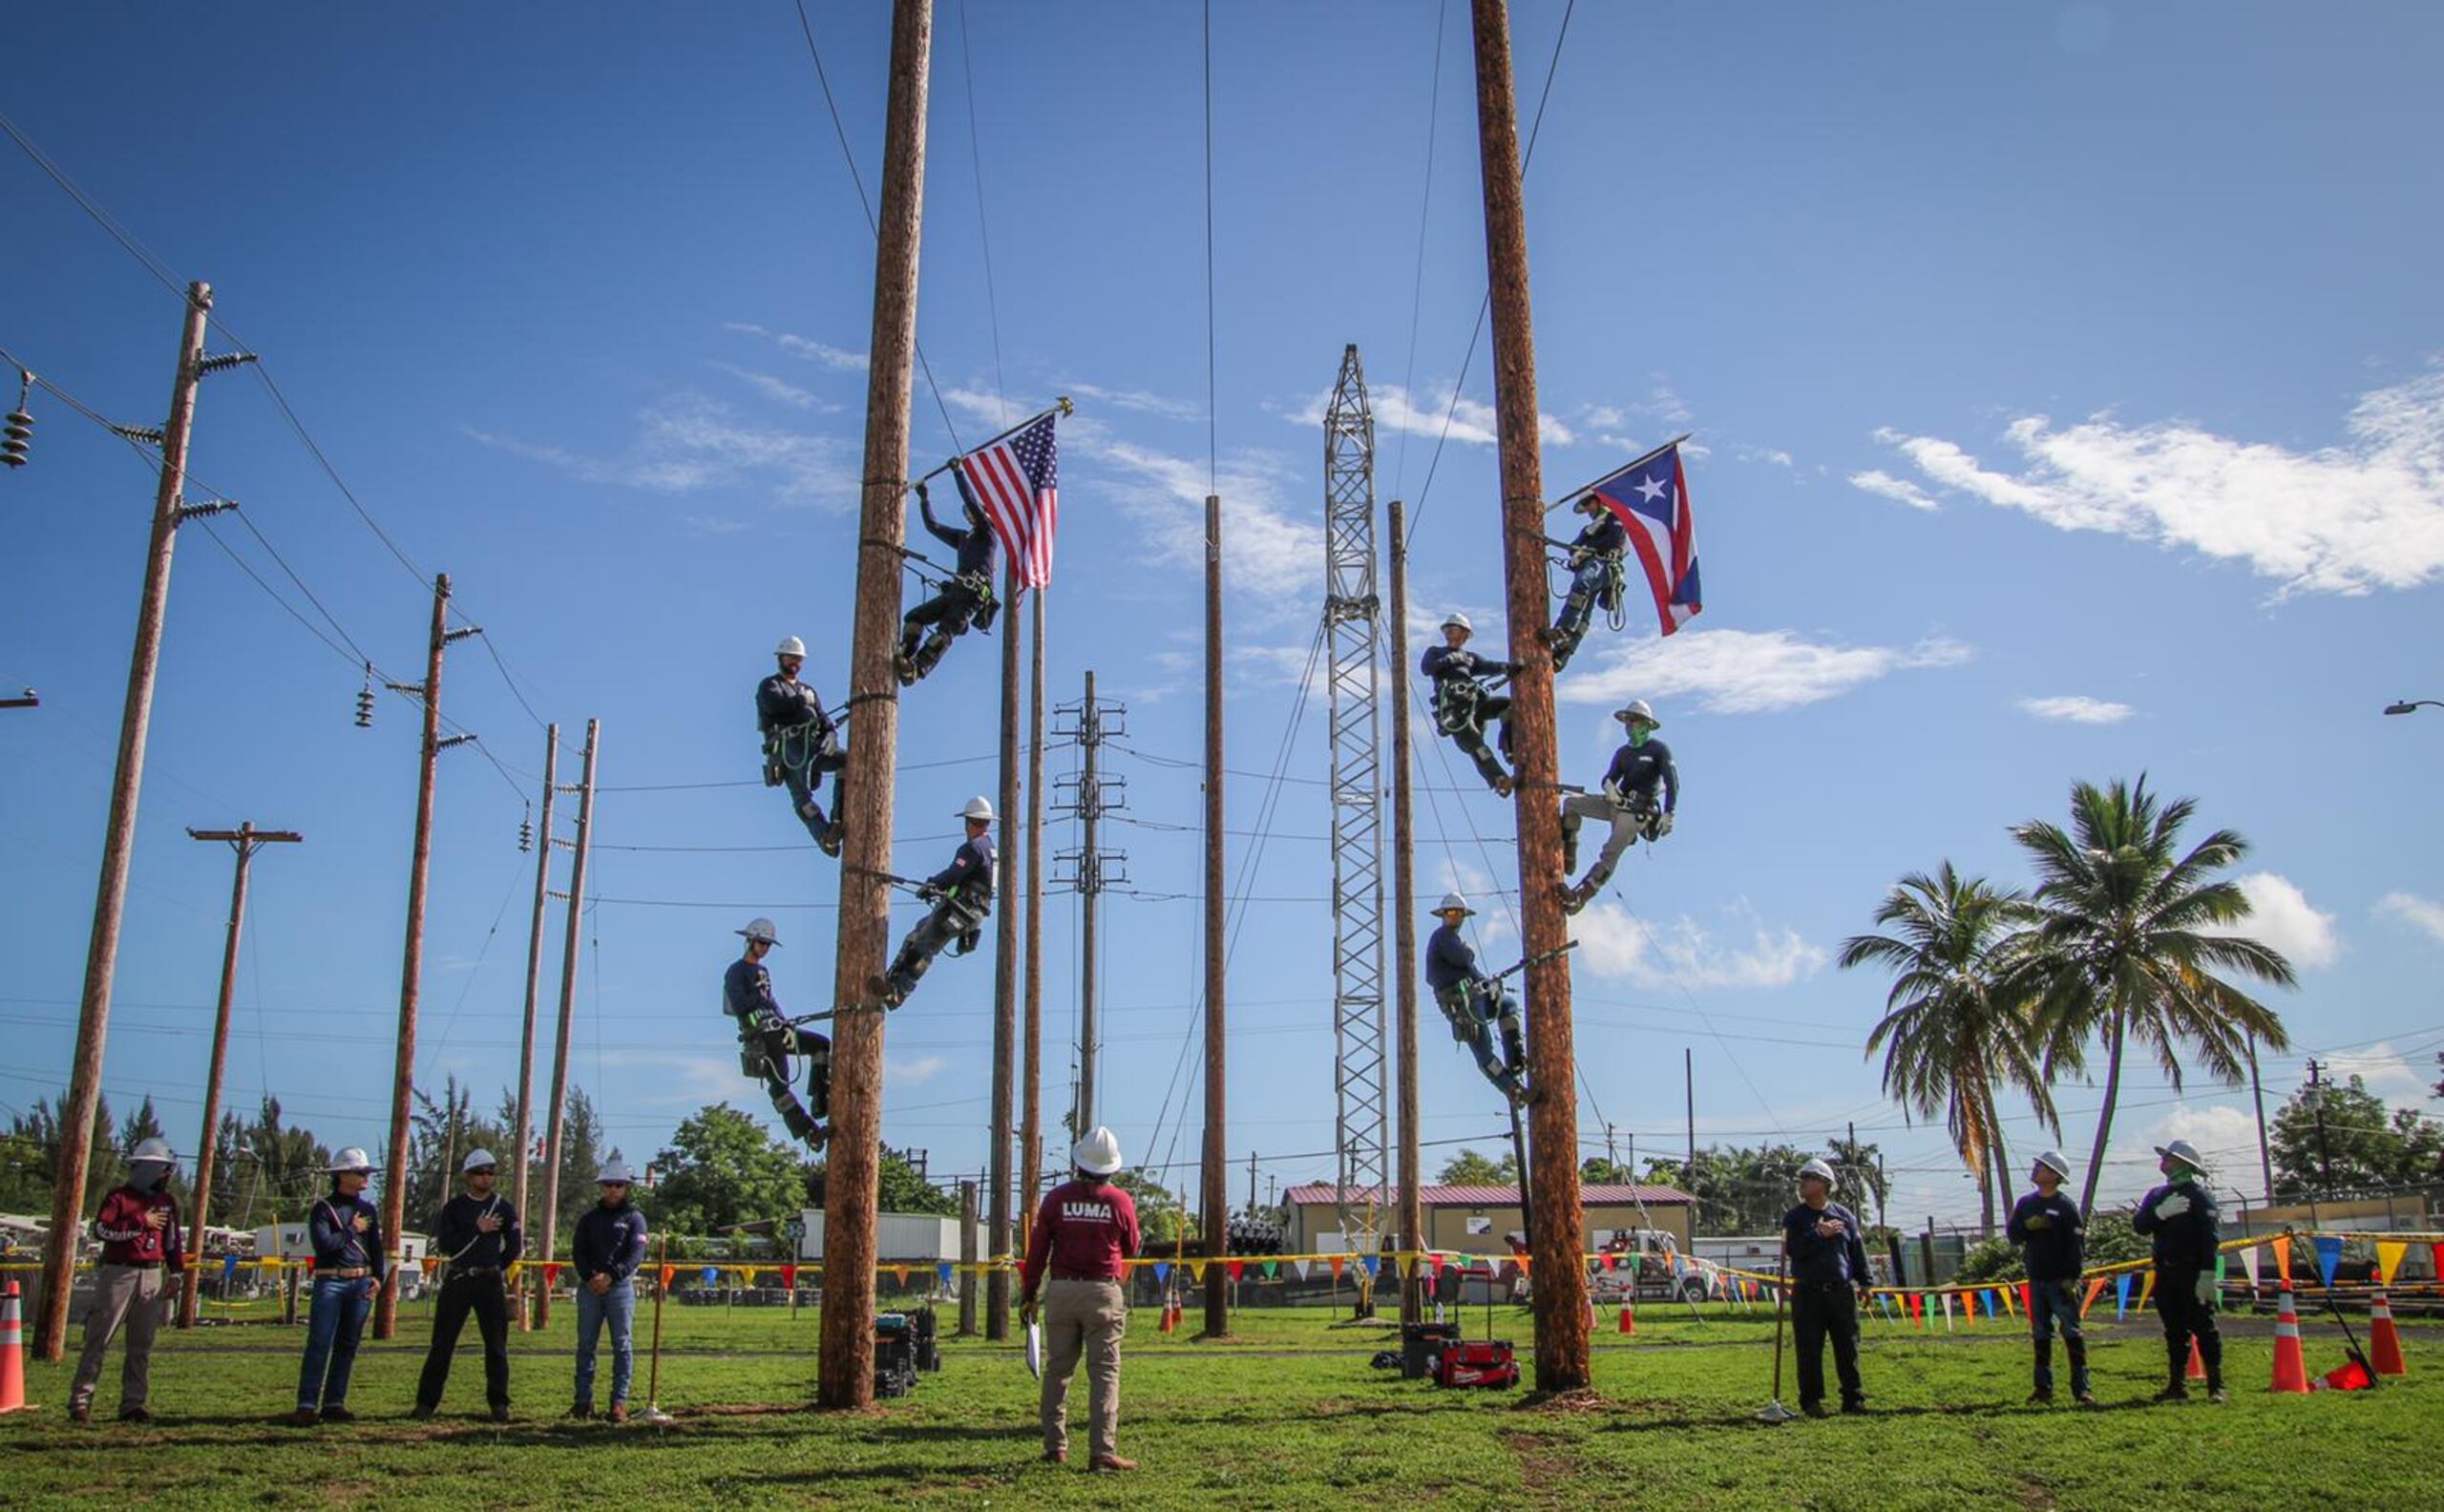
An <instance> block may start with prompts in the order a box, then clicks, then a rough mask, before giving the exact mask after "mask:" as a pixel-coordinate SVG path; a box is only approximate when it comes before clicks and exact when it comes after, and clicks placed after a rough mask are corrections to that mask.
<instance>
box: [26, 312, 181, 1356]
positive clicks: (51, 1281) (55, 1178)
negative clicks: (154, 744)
mask: <svg viewBox="0 0 2444 1512" xmlns="http://www.w3.org/2000/svg"><path fill="white" fill-rule="evenodd" d="M211 310H212V285H210V284H188V285H187V312H186V326H185V328H184V329H183V330H182V331H181V332H180V333H179V367H178V376H177V377H176V379H174V380H173V381H172V383H171V385H170V418H169V421H168V423H167V424H165V425H164V426H163V427H162V428H161V475H160V480H159V482H158V484H157V486H156V487H155V489H154V492H153V536H152V541H151V544H150V545H149V547H148V548H147V554H146V557H145V562H144V592H143V596H142V598H140V599H138V600H137V609H136V646H135V649H134V650H133V651H131V652H130V653H129V656H128V662H127V702H126V704H124V705H123V706H122V708H121V710H120V713H119V725H118V767H117V769H116V771H115V772H114V773H113V775H112V778H111V816H110V824H109V828H108V829H107V830H104V831H103V835H102V871H101V877H100V880H99V881H98V882H97V883H96V885H95V893H94V933H93V937H92V939H91V940H90V942H89V943H88V944H87V946H86V949H85V994H84V999H83V1001H82V1002H81V1003H80V1004H79V1005H78V1008H77V1011H76V1058H75V1060H74V1061H72V1062H70V1065H69V1069H68V1097H67V1101H66V1103H64V1105H62V1107H61V1108H60V1110H59V1133H60V1140H59V1161H58V1164H57V1165H56V1166H53V1170H52V1182H51V1232H52V1233H53V1234H54V1235H60V1236H65V1235H69V1234H74V1233H81V1232H83V1231H84V1228H85V1179H86V1177H87V1175H88V1174H90V1173H89V1171H88V1170H87V1166H88V1164H89V1162H90V1159H91V1157H92V1155H93V1143H94V1142H93V1134H94V1117H95V1112H96V1110H97V1109H98V1107H99V1105H100V1103H101V1096H102V1049H103V1046H104V1044H105V1042H106V1041H107V1040H108V1038H109V1035H110V1024H111V979H112V977H114V976H115V975H116V973H117V971H118V927H119V919H120V918H121V916H122V915H123V914H125V912H126V908H127V873H128V870H129V868H130V867H131V866H132V865H133V864H134V862H135V859H136V804H137V797H138V796H139V795H140V794H141V792H142V790H143V788H144V740H145V736H146V735H147V734H148V733H149V732H150V730H151V728H152V724H153V678H154V673H155V671H156V670H157V669H158V667H159V665H160V662H161V626H162V621H163V620H165V619H166V618H167V617H168V614H169V607H170V553H171V549H172V547H173V546H174V545H175V544H176V542H177V539H178V531H179V515H180V511H181V508H182V505H181V501H180V497H179V494H180V491H181V490H183V489H184V488H185V486H186V472H187V439H188V436H189V434H190V432H191V431H192V429H193V427H194V424H195V390H196V382H197V380H198V379H200V377H201V376H202V375H203V329H204V321H205V318H206V317H207V316H208V315H209V314H210V313H211ZM75 1274H76V1246H75V1245H74V1244H73V1243H69V1242H65V1241H64V1240H63V1242H60V1243H56V1244H49V1245H45V1246H44V1247H43V1255H42V1306H41V1308H40V1309H39V1311H37V1312H36V1313H35V1314H34V1357H35V1358H36V1359H41V1360H53V1361H55V1360H57V1359H59V1358H60V1357H61V1356H62V1355H64V1354H65V1353H66V1352H67V1341H68V1293H69V1290H70V1288H71V1287H72V1286H73V1285H74V1281H75Z"/></svg>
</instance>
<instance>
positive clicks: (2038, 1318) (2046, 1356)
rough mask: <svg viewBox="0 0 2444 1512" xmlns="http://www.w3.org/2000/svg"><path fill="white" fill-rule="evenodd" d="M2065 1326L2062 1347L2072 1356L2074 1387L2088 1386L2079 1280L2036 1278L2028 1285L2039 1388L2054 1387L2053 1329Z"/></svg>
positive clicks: (2079, 1391)
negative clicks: (2081, 1329) (2081, 1325)
mask: <svg viewBox="0 0 2444 1512" xmlns="http://www.w3.org/2000/svg"><path fill="white" fill-rule="evenodd" d="M2057 1323H2058V1324H2060V1325H2061V1328H2062V1348H2063V1350H2064V1351H2065V1352H2066V1353H2067V1354H2069V1355H2070V1356H2071V1391H2072V1393H2073V1395H2075V1396H2085V1395H2086V1394H2087V1390H2088V1341H2087V1337H2086V1335H2085V1334H2082V1333H2081V1332H2080V1330H2079V1283H2078V1282H2076V1281H2034V1282H2031V1283H2030V1284H2029V1289H2028V1326H2029V1332H2030V1333H2031V1334H2033V1336H2034V1338H2035V1340H2036V1389H2037V1390H2038V1391H2040V1392H2051V1391H2052V1390H2054V1325H2055V1324H2057Z"/></svg>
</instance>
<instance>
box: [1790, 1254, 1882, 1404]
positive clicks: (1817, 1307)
mask: <svg viewBox="0 0 2444 1512" xmlns="http://www.w3.org/2000/svg"><path fill="white" fill-rule="evenodd" d="M1827 1338H1830V1339H1831V1340H1832V1341H1833V1371H1834V1374H1835V1375H1837V1376H1840V1377H1841V1380H1842V1405H1843V1406H1844V1407H1847V1406H1849V1405H1850V1404H1851V1403H1853V1402H1858V1401H1864V1400H1865V1399H1866V1391H1865V1388H1864V1387H1862V1386H1861V1385H1860V1384H1859V1298H1858V1293H1857V1292H1853V1291H1852V1290H1851V1289H1850V1286H1849V1283H1848V1282H1845V1281H1800V1282H1794V1283H1793V1284H1792V1286H1791V1352H1792V1353H1793V1354H1794V1355H1797V1356H1798V1357H1799V1399H1800V1405H1801V1406H1802V1407H1803V1406H1805V1405H1807V1404H1808V1403H1809V1402H1821V1401H1822V1400H1823V1399H1824V1341H1825V1340H1826V1339H1827Z"/></svg>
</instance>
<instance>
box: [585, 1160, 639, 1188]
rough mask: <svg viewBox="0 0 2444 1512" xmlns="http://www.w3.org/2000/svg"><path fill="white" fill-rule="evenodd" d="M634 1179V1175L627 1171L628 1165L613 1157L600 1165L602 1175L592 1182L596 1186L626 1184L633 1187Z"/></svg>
mask: <svg viewBox="0 0 2444 1512" xmlns="http://www.w3.org/2000/svg"><path fill="white" fill-rule="evenodd" d="M636 1179H637V1177H636V1173H635V1172H633V1171H631V1170H629V1169H628V1163H627V1162H626V1161H623V1160H622V1159H621V1158H620V1157H618V1156H617V1155H614V1156H612V1157H611V1158H610V1159H609V1160H607V1161H604V1162H603V1163H602V1174H601V1175H600V1176H597V1177H595V1178H594V1181H595V1185H596V1186H603V1185H606V1184H608V1183H611V1182H627V1183H629V1184H630V1185H632V1186H633V1185H634V1184H635V1183H636Z"/></svg>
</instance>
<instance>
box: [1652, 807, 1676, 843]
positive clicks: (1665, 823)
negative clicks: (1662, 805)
mask: <svg viewBox="0 0 2444 1512" xmlns="http://www.w3.org/2000/svg"><path fill="white" fill-rule="evenodd" d="M1671 832H1672V811H1671V810H1670V809H1665V810H1664V811H1663V812H1662V813H1659V814H1656V815H1655V816H1654V837H1655V838H1656V839H1657V840H1660V839H1662V838H1663V837H1664V836H1665V835H1668V834H1670V833H1671Z"/></svg>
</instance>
